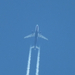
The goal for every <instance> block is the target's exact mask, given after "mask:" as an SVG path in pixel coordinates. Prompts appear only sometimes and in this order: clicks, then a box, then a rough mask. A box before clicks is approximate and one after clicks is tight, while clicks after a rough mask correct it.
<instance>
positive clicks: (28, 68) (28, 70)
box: [26, 47, 32, 75]
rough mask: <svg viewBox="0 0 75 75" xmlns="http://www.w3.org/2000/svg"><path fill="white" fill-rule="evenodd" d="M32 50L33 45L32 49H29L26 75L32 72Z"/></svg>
mask: <svg viewBox="0 0 75 75" xmlns="http://www.w3.org/2000/svg"><path fill="white" fill-rule="evenodd" d="M31 50H32V47H30V51H29V57H28V66H27V73H26V75H29V72H30V61H31Z"/></svg>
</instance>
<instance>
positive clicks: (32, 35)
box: [24, 33, 35, 38]
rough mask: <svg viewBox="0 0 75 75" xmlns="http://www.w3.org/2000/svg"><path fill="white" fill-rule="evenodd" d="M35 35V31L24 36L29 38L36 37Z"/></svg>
mask: <svg viewBox="0 0 75 75" xmlns="http://www.w3.org/2000/svg"><path fill="white" fill-rule="evenodd" d="M34 36H35V33H33V34H30V35H28V36H25V37H24V38H29V37H34Z"/></svg>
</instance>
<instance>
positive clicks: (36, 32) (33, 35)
mask: <svg viewBox="0 0 75 75" xmlns="http://www.w3.org/2000/svg"><path fill="white" fill-rule="evenodd" d="M29 37H35V41H34V46H33V48H34V49H36V48H38V47H37V46H36V44H37V38H38V37H40V38H43V39H45V40H48V39H47V38H46V37H44V36H43V35H41V34H40V33H39V26H38V25H36V27H35V33H32V34H30V35H28V36H25V37H24V39H25V38H29Z"/></svg>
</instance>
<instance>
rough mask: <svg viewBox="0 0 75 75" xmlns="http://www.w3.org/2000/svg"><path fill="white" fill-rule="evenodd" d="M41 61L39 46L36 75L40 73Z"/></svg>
mask: <svg viewBox="0 0 75 75" xmlns="http://www.w3.org/2000/svg"><path fill="white" fill-rule="evenodd" d="M39 61H40V48H39V47H38V55H37V64H36V75H39Z"/></svg>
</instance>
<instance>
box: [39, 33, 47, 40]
mask: <svg viewBox="0 0 75 75" xmlns="http://www.w3.org/2000/svg"><path fill="white" fill-rule="evenodd" d="M38 37H40V38H43V39H45V40H48V39H47V38H46V37H44V36H43V35H41V34H38Z"/></svg>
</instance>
